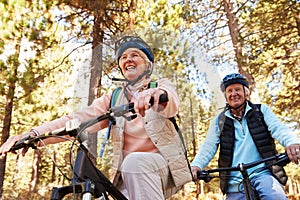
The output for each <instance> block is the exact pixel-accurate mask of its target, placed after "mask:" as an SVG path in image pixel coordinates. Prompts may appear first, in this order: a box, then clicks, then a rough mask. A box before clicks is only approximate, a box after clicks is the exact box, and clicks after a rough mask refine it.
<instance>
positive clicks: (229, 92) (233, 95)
mask: <svg viewBox="0 0 300 200" xmlns="http://www.w3.org/2000/svg"><path fill="white" fill-rule="evenodd" d="M225 96H226V101H227V103H228V104H229V105H230V106H231V107H233V108H236V107H238V106H240V105H241V104H243V103H244V101H245V100H246V96H245V91H244V86H243V85H242V84H239V83H236V84H232V85H229V86H228V87H226V90H225Z"/></svg>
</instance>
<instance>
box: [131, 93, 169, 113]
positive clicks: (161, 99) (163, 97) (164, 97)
mask: <svg viewBox="0 0 300 200" xmlns="http://www.w3.org/2000/svg"><path fill="white" fill-rule="evenodd" d="M168 101H169V98H168V95H167V94H162V95H160V96H159V100H158V104H161V103H166V102H168ZM149 103H150V105H151V106H153V104H154V97H151V99H150V101H149ZM128 110H129V111H131V112H133V113H134V104H133V103H130V104H128Z"/></svg>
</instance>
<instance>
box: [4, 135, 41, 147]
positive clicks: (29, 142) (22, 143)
mask: <svg viewBox="0 0 300 200" xmlns="http://www.w3.org/2000/svg"><path fill="white" fill-rule="evenodd" d="M35 141H36V138H35V137H32V136H30V135H29V136H27V137H25V138H22V139H21V140H19V141H17V142H16V143H15V144H14V146H12V148H11V150H10V151H16V150H19V149H22V148H25V147H30V148H32V149H37V147H36V146H35V144H34V142H35Z"/></svg>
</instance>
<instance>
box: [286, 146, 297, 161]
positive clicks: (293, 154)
mask: <svg viewBox="0 0 300 200" xmlns="http://www.w3.org/2000/svg"><path fill="white" fill-rule="evenodd" d="M285 151H286V153H287V155H288V157H289V159H290V160H291V161H292V162H293V163H296V164H298V163H299V162H298V161H299V160H300V144H292V145H290V146H288V147H286V148H285Z"/></svg>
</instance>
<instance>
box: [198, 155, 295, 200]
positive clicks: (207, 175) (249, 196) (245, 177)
mask: <svg viewBox="0 0 300 200" xmlns="http://www.w3.org/2000/svg"><path fill="white" fill-rule="evenodd" d="M268 161H274V162H273V163H272V164H271V165H280V166H286V165H287V164H288V163H289V162H290V159H289V157H288V156H287V154H286V153H281V154H277V155H274V156H270V157H268V158H264V159H261V160H259V161H255V162H251V163H246V164H244V163H241V164H238V165H237V166H236V167H225V168H216V169H209V170H202V171H200V172H199V173H198V174H197V178H198V179H199V180H204V182H206V183H208V182H209V181H211V180H212V179H213V178H220V177H221V176H217V175H211V174H212V173H216V172H224V171H239V172H240V173H241V174H242V180H241V183H242V185H243V187H244V192H245V196H246V200H259V199H260V197H259V195H258V192H257V191H256V189H255V188H254V187H253V185H252V183H251V180H250V176H249V173H248V169H250V168H252V167H255V166H257V165H259V164H261V163H265V162H268ZM271 165H267V166H265V167H262V168H258V169H257V170H263V169H266V168H268V167H271ZM255 171H256V170H255Z"/></svg>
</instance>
